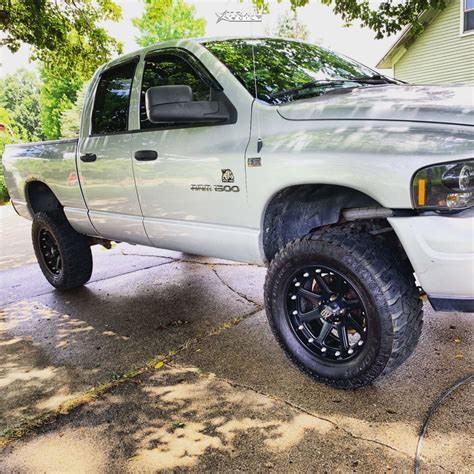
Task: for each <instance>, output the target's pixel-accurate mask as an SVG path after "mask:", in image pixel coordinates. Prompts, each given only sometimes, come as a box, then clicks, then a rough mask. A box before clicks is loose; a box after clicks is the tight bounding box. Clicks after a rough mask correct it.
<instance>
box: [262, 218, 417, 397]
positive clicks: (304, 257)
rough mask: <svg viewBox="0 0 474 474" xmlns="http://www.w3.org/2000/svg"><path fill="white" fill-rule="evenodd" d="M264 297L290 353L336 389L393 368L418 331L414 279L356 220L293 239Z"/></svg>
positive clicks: (275, 328) (403, 357)
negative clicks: (351, 223)
mask: <svg viewBox="0 0 474 474" xmlns="http://www.w3.org/2000/svg"><path fill="white" fill-rule="evenodd" d="M265 302H266V310H267V316H268V320H269V322H270V326H271V328H272V330H273V332H274V334H275V336H276V338H277V340H278V341H279V343H280V345H281V346H282V347H283V349H284V350H285V352H286V354H287V355H288V356H289V358H290V359H291V360H293V361H294V362H295V363H296V364H297V365H298V367H299V368H300V369H301V370H303V371H304V372H305V373H307V374H309V375H310V376H312V377H314V378H315V379H316V380H318V381H321V382H324V383H326V384H329V385H332V386H334V387H337V388H345V389H350V388H359V387H363V386H366V385H368V384H370V383H371V382H373V381H374V380H375V379H376V378H377V377H378V376H380V375H385V374H388V373H390V372H391V371H392V370H394V369H395V368H396V367H398V366H399V365H400V364H401V363H402V362H403V361H405V360H406V359H407V358H408V356H409V355H410V354H411V353H412V352H413V350H414V348H415V346H416V344H417V342H418V339H419V336H420V333H421V327H422V317H423V311H422V302H421V300H420V296H419V292H418V289H417V288H416V286H415V282H414V278H413V276H412V275H410V274H409V273H407V272H406V270H403V268H402V267H401V266H400V264H399V262H398V261H397V260H396V259H395V258H394V257H393V256H392V255H391V254H390V251H389V250H388V249H387V248H385V247H384V246H383V244H382V243H380V242H379V241H378V240H377V239H376V238H375V237H373V236H372V235H370V234H368V233H365V232H364V231H363V230H362V229H361V228H358V227H357V226H353V225H345V226H340V227H334V228H330V229H328V230H324V231H318V232H315V233H312V234H310V235H308V236H306V237H303V238H301V239H297V240H294V241H292V242H290V243H289V244H288V245H287V246H286V247H285V248H284V249H283V250H282V251H280V252H279V253H278V254H277V256H276V257H275V258H274V260H273V261H272V262H271V264H270V268H269V270H268V273H267V278H266V282H265Z"/></svg>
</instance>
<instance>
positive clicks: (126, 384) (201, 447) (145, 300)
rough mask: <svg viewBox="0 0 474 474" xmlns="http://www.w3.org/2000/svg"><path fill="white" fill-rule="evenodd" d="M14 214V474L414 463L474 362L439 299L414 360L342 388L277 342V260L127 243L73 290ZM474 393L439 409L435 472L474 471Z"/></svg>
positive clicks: (5, 313) (467, 318)
mask: <svg viewBox="0 0 474 474" xmlns="http://www.w3.org/2000/svg"><path fill="white" fill-rule="evenodd" d="M0 219H1V220H0V230H1V243H2V245H1V253H0V283H1V287H0V301H1V308H2V309H1V314H0V362H1V364H0V390H1V403H0V425H1V431H2V437H1V438H0V445H2V446H3V452H1V454H0V456H1V457H2V459H1V461H0V472H62V473H65V472H87V473H94V472H112V471H113V472H117V471H119V472H122V471H124V472H125V471H131V472H156V471H159V470H168V471H170V470H173V471H181V470H195V471H229V470H232V471H236V470H246V471H259V472H262V471H280V472H283V471H284V472H288V471H298V472H310V471H318V472H333V471H344V472H371V471H376V472H388V471H397V472H398V471H403V472H405V471H412V470H413V465H414V455H415V449H416V444H417V441H418V433H419V430H420V427H421V425H422V422H423V419H424V418H425V416H426V414H427V412H428V410H429V409H430V407H431V406H432V405H433V404H434V403H435V401H436V400H437V399H438V397H439V396H440V395H441V394H442V393H443V391H444V390H445V389H447V388H448V387H450V386H451V385H452V384H454V383H455V382H456V381H457V380H459V379H461V378H463V377H466V376H468V375H469V374H470V373H472V371H473V370H472V369H473V357H472V328H473V320H472V315H469V314H460V313H434V312H433V311H432V310H431V307H430V306H429V304H426V305H425V306H426V307H425V326H424V331H423V334H422V338H421V341H420V344H419V346H418V348H417V350H416V352H415V353H414V355H413V356H412V357H411V358H410V359H409V360H408V362H407V363H405V364H404V365H403V366H402V367H401V368H400V369H398V370H397V371H396V372H395V373H394V374H393V375H391V376H390V377H386V378H383V379H380V380H379V381H377V383H376V384H375V385H373V386H371V387H369V388H366V389H362V390H358V391H338V390H335V389H331V388H328V387H326V386H324V385H320V384H317V383H315V382H313V381H311V380H310V379H309V378H308V377H306V376H305V375H303V374H302V373H300V372H299V371H298V370H297V369H295V368H294V367H293V365H292V364H291V363H289V362H288V361H287V360H286V358H285V356H284V355H283V354H282V352H281V350H280V349H279V347H278V346H277V344H276V343H275V341H274V340H273V337H272V335H271V333H270V330H269V328H268V325H267V323H266V319H265V314H264V311H263V306H262V304H263V302H262V286H263V280H264V275H265V269H262V268H257V267H253V266H248V265H242V264H235V263H232V262H226V261H221V260H212V259H205V258H200V257H196V256H190V255H183V254H180V253H177V252H168V251H164V250H158V249H149V248H145V247H139V246H131V245H126V244H121V245H118V246H116V247H114V248H113V249H112V250H110V251H106V250H104V249H101V248H99V247H96V248H94V264H95V267H94V273H93V276H92V279H91V281H90V282H89V283H88V284H87V285H86V286H85V287H84V288H82V289H79V290H74V291H71V292H68V293H62V292H58V291H56V290H54V289H53V288H52V287H50V286H49V285H48V283H47V282H46V281H45V280H44V279H43V277H42V275H41V274H40V271H39V268H38V267H37V265H36V264H35V263H34V262H35V259H34V254H33V250H32V246H31V243H30V224H29V222H28V221H25V220H22V219H20V218H19V217H17V216H16V215H14V213H13V211H12V209H11V207H9V206H4V207H1V208H0ZM161 361H164V363H162V362H161ZM472 395H473V393H472V384H471V385H470V384H465V385H463V386H462V387H460V388H459V389H458V390H456V391H455V392H454V393H453V394H452V395H451V396H450V397H448V398H447V399H446V400H445V401H444V403H443V404H442V405H441V406H440V407H439V408H438V409H437V410H436V411H435V412H434V414H433V416H432V418H431V419H430V422H429V424H428V429H427V432H426V435H425V438H424V441H423V445H422V450H421V462H422V464H421V467H422V471H423V470H424V471H426V472H428V471H429V472H437V471H445V470H447V471H450V472H472V471H473V469H474V462H473V459H472V442H473V433H472V426H471V421H472Z"/></svg>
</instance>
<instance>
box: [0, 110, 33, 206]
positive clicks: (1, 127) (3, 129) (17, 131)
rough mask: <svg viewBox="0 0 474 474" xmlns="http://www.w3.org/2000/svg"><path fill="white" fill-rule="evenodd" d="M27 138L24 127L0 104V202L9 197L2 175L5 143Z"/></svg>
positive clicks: (5, 200)
mask: <svg viewBox="0 0 474 474" xmlns="http://www.w3.org/2000/svg"><path fill="white" fill-rule="evenodd" d="M26 139H27V133H26V131H25V129H24V128H23V127H21V126H19V125H17V124H16V123H15V120H14V119H13V117H12V115H11V113H10V111H8V110H7V109H6V108H5V107H1V106H0V204H3V203H4V202H7V201H8V199H9V196H8V190H7V187H6V185H5V178H4V176H3V166H2V157H3V152H4V150H5V145H8V144H10V143H17V142H21V141H24V140H26Z"/></svg>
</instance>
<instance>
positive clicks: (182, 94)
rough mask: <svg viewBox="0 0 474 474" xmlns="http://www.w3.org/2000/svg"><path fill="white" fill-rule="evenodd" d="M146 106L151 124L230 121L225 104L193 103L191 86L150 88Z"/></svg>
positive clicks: (147, 92)
mask: <svg viewBox="0 0 474 474" xmlns="http://www.w3.org/2000/svg"><path fill="white" fill-rule="evenodd" d="M145 105H146V115H147V117H148V120H149V121H150V122H151V123H170V122H171V123H192V122H201V123H216V122H223V121H226V120H228V119H229V114H228V112H227V110H226V107H225V105H224V103H222V102H220V101H219V102H217V101H204V100H202V101H201V100H199V101H193V91H192V89H191V87H189V86H181V85H180V86H157V87H150V88H149V89H148V90H147V91H146V94H145Z"/></svg>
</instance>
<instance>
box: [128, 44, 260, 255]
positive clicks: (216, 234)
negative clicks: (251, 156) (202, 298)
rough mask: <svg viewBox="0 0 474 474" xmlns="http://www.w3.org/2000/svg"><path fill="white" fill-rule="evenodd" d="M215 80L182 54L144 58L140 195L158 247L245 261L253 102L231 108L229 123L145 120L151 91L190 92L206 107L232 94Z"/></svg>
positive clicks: (136, 150)
mask: <svg viewBox="0 0 474 474" xmlns="http://www.w3.org/2000/svg"><path fill="white" fill-rule="evenodd" d="M221 69H222V66H221ZM214 81H216V80H215V79H214V77H213V76H211V74H210V73H209V72H208V71H207V70H206V69H205V68H204V66H203V65H202V64H201V63H200V62H199V61H198V60H197V59H196V58H195V56H193V55H191V54H189V53H187V52H185V51H183V50H182V49H181V50H178V49H167V50H161V51H158V52H152V53H149V54H148V55H147V56H146V57H145V59H144V72H143V81H142V89H141V99H140V100H141V104H140V125H139V126H140V131H139V133H135V134H134V135H133V137H132V155H133V156H134V160H133V165H134V172H135V179H136V185H137V191H138V195H139V198H140V203H141V207H142V212H143V216H144V224H145V228H146V231H147V234H148V236H149V238H150V240H151V242H152V243H153V245H155V246H157V247H163V248H169V249H176V250H182V251H186V252H189V253H195V254H203V255H209V256H223V257H224V256H225V257H227V258H234V259H235V260H238V259H242V260H245V259H246V258H247V256H246V244H241V243H240V242H237V240H236V235H239V236H240V237H242V234H241V233H240V226H242V227H245V225H246V223H245V220H246V212H245V207H246V205H247V201H246V182H245V149H246V146H247V143H248V140H249V128H250V110H251V102H252V101H251V97H250V96H248V97H246V99H247V103H246V109H245V110H243V107H242V108H238V107H237V108H236V107H234V106H233V105H232V103H231V104H230V105H231V106H232V110H234V112H235V117H233V118H232V120H230V123H229V122H228V123H226V124H203V123H186V124H183V123H163V124H154V123H151V122H149V121H148V119H147V115H146V108H145V94H146V91H147V90H148V88H150V87H155V86H165V85H187V86H190V87H191V89H192V91H193V100H201V101H203V100H212V98H213V96H214V94H219V93H222V94H225V93H226V90H223V91H222V90H221V91H218V90H217V89H216V87H217V86H215V82H214ZM221 97H222V96H221ZM237 109H238V114H239V115H240V116H239V117H237ZM242 232H243V233H245V229H242ZM240 244H241V245H240ZM231 248H235V252H237V254H238V253H239V252H241V254H239V255H237V254H233V253H232V251H231Z"/></svg>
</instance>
